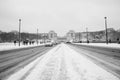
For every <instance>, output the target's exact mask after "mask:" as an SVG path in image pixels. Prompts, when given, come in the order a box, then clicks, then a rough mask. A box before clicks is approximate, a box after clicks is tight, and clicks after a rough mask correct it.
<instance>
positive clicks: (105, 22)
mask: <svg viewBox="0 0 120 80" xmlns="http://www.w3.org/2000/svg"><path fill="white" fill-rule="evenodd" d="M104 19H105V32H106V44H108V33H107V17H104Z"/></svg>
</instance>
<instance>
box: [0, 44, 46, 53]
mask: <svg viewBox="0 0 120 80" xmlns="http://www.w3.org/2000/svg"><path fill="white" fill-rule="evenodd" d="M40 45H44V44H38V45H37V44H36V43H35V44H33V45H29V44H28V45H22V44H21V45H20V46H19V45H18V44H16V45H14V43H0V51H4V50H11V49H18V48H25V47H33V46H40Z"/></svg>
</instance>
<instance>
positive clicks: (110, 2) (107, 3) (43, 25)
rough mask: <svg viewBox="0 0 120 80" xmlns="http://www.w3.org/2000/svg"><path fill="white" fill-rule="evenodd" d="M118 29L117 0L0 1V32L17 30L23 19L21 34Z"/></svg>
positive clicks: (119, 21)
mask: <svg viewBox="0 0 120 80" xmlns="http://www.w3.org/2000/svg"><path fill="white" fill-rule="evenodd" d="M104 16H107V17H108V27H113V28H115V29H118V28H120V0H0V30H3V31H11V30H18V19H19V18H21V19H22V31H24V32H33V33H34V32H36V29H37V28H38V29H39V32H48V31H50V30H54V31H55V32H57V33H58V35H60V36H62V35H64V34H65V33H66V32H68V31H69V30H75V31H80V32H82V31H85V28H86V27H88V29H89V30H90V31H95V30H102V29H104Z"/></svg>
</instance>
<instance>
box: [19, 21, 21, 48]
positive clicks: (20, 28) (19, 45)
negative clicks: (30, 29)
mask: <svg viewBox="0 0 120 80" xmlns="http://www.w3.org/2000/svg"><path fill="white" fill-rule="evenodd" d="M20 31H21V19H19V46H20V41H21V33H20Z"/></svg>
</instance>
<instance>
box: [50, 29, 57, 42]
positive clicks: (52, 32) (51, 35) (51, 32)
mask: <svg viewBox="0 0 120 80" xmlns="http://www.w3.org/2000/svg"><path fill="white" fill-rule="evenodd" d="M48 37H49V39H51V40H53V41H56V40H57V33H55V32H54V31H50V32H49V33H48Z"/></svg>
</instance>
